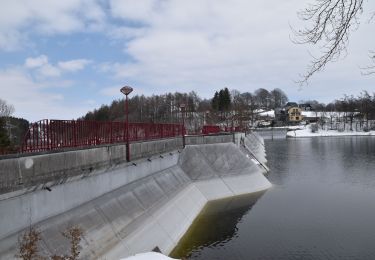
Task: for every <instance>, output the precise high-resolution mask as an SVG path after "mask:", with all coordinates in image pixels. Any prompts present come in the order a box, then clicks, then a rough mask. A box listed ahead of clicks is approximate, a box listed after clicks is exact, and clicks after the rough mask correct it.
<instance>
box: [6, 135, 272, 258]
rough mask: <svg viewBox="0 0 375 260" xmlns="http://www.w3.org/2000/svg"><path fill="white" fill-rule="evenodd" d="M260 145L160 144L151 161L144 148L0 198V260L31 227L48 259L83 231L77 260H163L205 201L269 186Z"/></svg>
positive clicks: (241, 140) (248, 141) (248, 140)
mask: <svg viewBox="0 0 375 260" xmlns="http://www.w3.org/2000/svg"><path fill="white" fill-rule="evenodd" d="M254 138H255V139H254ZM233 140H234V141H235V143H233ZM261 140H262V139H261V138H260V137H259V136H254V135H253V134H251V135H248V136H246V137H245V136H244V135H236V136H233V135H228V136H225V137H222V136H221V137H217V138H214V137H205V138H203V137H199V139H193V138H192V137H191V138H190V139H189V138H187V140H186V141H187V143H199V144H197V145H187V146H186V147H185V148H184V149H182V147H181V146H180V145H181V144H180V140H177V141H176V140H175V141H171V140H164V141H159V142H167V143H168V144H169V145H166V144H165V143H164V144H160V143H158V144H154V149H155V150H154V155H152V156H151V155H150V154H151V148H150V149H149V150H150V153H147V154H144V155H143V158H141V157H142V156H139V157H138V159H137V160H134V161H132V162H130V163H124V162H121V163H117V162H116V163H109V162H107V161H106V160H103V164H104V165H106V163H107V164H108V165H106V166H103V165H101V166H100V167H98V169H95V168H94V169H93V170H91V172H90V174H87V173H83V174H75V175H74V174H73V175H70V177H66V178H65V179H63V181H61V180H60V181H59V180H58V178H57V179H56V180H48V181H47V182H46V183H43V184H38V185H34V186H33V185H31V184H30V185H29V186H27V185H26V187H23V188H22V189H18V190H13V191H11V192H6V193H3V194H1V198H0V209H1V219H0V258H1V259H14V255H15V253H16V251H17V239H18V237H19V235H20V234H21V233H22V232H23V231H24V230H25V228H27V227H28V226H29V225H35V226H36V227H37V228H38V229H39V230H40V231H41V232H42V241H41V244H40V246H41V250H42V251H43V252H45V253H46V254H49V255H51V254H62V253H65V252H66V251H67V249H68V248H69V245H68V244H67V242H66V240H64V238H63V236H62V235H61V231H63V230H65V229H66V228H67V227H69V226H72V225H77V226H79V227H81V228H82V229H83V231H84V235H83V239H82V241H81V247H82V249H81V258H82V259H120V258H121V257H125V256H129V255H132V254H135V253H139V252H145V251H151V250H152V249H154V248H155V247H158V248H160V249H161V251H162V252H163V253H164V254H168V253H169V252H170V251H171V250H172V249H173V248H174V246H175V245H176V244H177V243H178V241H179V239H180V238H181V237H182V236H183V234H184V233H185V232H186V230H187V229H188V228H189V226H190V225H191V223H192V222H193V220H194V219H195V217H196V216H197V215H198V214H199V212H200V210H201V209H202V208H203V207H204V205H205V204H206V202H207V201H209V200H215V199H220V198H225V197H229V196H235V195H241V194H245V193H251V192H256V191H260V190H265V189H267V188H269V187H270V186H271V184H270V183H269V182H268V180H267V179H266V178H265V177H264V176H263V173H264V168H263V167H260V165H259V164H258V163H256V162H261V163H265V162H266V161H265V150H264V145H263V144H262V141H261ZM173 142H174V143H173ZM215 142H216V143H215ZM172 143H173V144H172ZM207 143H208V144H207ZM145 145H146V144H143V146H145ZM147 146H148V145H147ZM156 146H157V147H158V149H159V150H158V149H156V148H155V147H156ZM98 149H100V148H98ZM103 149H107V148H103ZM116 149H118V150H120V151H122V152H121V153H123V149H120V147H118V148H116ZM146 150H147V149H146ZM139 151H140V152H139V153H140V154H141V151H142V149H139ZM143 151H145V149H144V150H143ZM155 151H158V153H157V154H155ZM115 154H116V153H115ZM115 154H113V153H112V155H113V156H114V155H115ZM249 154H250V155H251V156H252V157H254V158H252V157H249ZM59 156H61V155H59ZM116 156H117V155H116ZM119 157H121V156H119ZM256 157H259V158H256ZM101 158H103V157H101ZM121 158H123V157H121ZM27 159H30V158H15V159H14V160H27ZM109 160H110V159H109ZM255 161H256V162H255ZM1 162H2V161H0V167H1V168H0V169H1V170H2V171H3V169H5V168H3V166H2V164H1ZM23 162H25V161H23ZM86 162H87V161H86ZM7 163H8V164H9V163H10V162H9V161H8V162H7ZM4 164H5V163H4ZM90 167H93V166H90ZM78 168H79V167H78ZM7 169H10V167H9V166H8V168H7ZM67 174H69V173H67ZM46 185H50V186H48V187H49V189H50V191H48V190H46V189H43V187H46Z"/></svg>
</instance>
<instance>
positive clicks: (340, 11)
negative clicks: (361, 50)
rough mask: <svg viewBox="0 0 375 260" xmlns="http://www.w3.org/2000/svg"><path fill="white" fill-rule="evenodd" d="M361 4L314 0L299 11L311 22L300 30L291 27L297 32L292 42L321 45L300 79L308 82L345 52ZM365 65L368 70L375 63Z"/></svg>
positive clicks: (359, 1)
mask: <svg viewBox="0 0 375 260" xmlns="http://www.w3.org/2000/svg"><path fill="white" fill-rule="evenodd" d="M363 5H364V0H314V3H312V4H309V5H308V6H307V7H306V8H305V9H304V10H302V11H300V12H299V13H298V15H299V18H300V19H301V20H303V21H305V22H306V23H310V24H311V25H310V26H307V27H305V28H304V29H302V30H294V29H293V31H294V34H295V35H296V39H294V42H295V43H298V44H313V45H319V47H320V48H321V49H322V51H321V55H320V56H318V57H315V56H312V61H311V63H310V65H309V66H308V68H307V72H306V73H304V74H303V75H301V76H302V79H301V80H300V82H299V83H307V82H308V80H309V79H310V78H311V76H313V75H314V74H315V73H317V72H319V71H321V70H323V69H324V67H325V66H326V65H327V63H329V62H331V61H335V60H337V59H338V58H339V57H340V56H341V55H342V53H346V50H347V45H348V41H349V36H350V33H351V32H352V31H353V30H355V29H357V28H358V25H359V17H360V16H361V14H362V13H363ZM370 56H371V58H372V59H373V60H375V56H374V53H372V55H371V53H370ZM365 69H366V71H367V73H369V72H370V71H371V70H372V69H375V66H369V67H367V68H365ZM372 71H373V70H372ZM373 72H375V71H373ZM370 73H371V72H370Z"/></svg>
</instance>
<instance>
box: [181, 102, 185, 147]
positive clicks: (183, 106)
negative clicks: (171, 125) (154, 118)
mask: <svg viewBox="0 0 375 260" xmlns="http://www.w3.org/2000/svg"><path fill="white" fill-rule="evenodd" d="M180 108H181V113H182V146H183V147H184V148H185V117H184V114H185V104H180Z"/></svg>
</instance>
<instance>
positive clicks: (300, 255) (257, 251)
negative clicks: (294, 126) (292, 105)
mask: <svg viewBox="0 0 375 260" xmlns="http://www.w3.org/2000/svg"><path fill="white" fill-rule="evenodd" d="M266 149H267V158H268V166H269V167H270V169H271V172H270V174H269V175H268V179H269V180H270V181H271V182H272V183H273V184H274V186H273V187H272V188H271V189H269V190H268V191H266V192H264V193H258V194H255V195H251V196H245V197H239V198H235V199H227V200H223V201H220V202H214V203H210V204H209V205H207V207H206V208H205V209H204V211H203V212H202V214H201V215H200V216H199V217H198V218H197V220H196V221H195V222H194V224H193V226H192V227H191V228H190V229H189V231H188V233H187V234H186V235H185V236H184V238H183V239H182V241H181V242H180V244H179V245H178V247H177V248H175V250H174V252H172V254H171V256H173V257H176V258H177V257H187V259H246V260H247V259H249V260H255V259H262V260H267V259H277V260H282V259H292V260H293V259H344V260H345V259H361V260H362V259H371V260H374V259H375V138H374V137H340V138H306V139H297V140H290V139H287V140H276V141H269V142H266Z"/></svg>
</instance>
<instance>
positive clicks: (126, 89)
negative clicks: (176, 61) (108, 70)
mask: <svg viewBox="0 0 375 260" xmlns="http://www.w3.org/2000/svg"><path fill="white" fill-rule="evenodd" d="M120 91H121V93H122V94H124V95H125V96H126V99H125V115H126V119H125V130H126V161H127V162H130V145H129V106H128V95H129V94H130V93H131V92H132V91H133V88H132V87H129V86H124V87H122V88H121V89H120Z"/></svg>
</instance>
